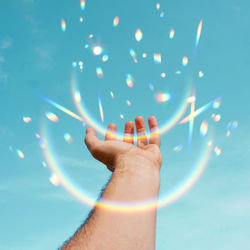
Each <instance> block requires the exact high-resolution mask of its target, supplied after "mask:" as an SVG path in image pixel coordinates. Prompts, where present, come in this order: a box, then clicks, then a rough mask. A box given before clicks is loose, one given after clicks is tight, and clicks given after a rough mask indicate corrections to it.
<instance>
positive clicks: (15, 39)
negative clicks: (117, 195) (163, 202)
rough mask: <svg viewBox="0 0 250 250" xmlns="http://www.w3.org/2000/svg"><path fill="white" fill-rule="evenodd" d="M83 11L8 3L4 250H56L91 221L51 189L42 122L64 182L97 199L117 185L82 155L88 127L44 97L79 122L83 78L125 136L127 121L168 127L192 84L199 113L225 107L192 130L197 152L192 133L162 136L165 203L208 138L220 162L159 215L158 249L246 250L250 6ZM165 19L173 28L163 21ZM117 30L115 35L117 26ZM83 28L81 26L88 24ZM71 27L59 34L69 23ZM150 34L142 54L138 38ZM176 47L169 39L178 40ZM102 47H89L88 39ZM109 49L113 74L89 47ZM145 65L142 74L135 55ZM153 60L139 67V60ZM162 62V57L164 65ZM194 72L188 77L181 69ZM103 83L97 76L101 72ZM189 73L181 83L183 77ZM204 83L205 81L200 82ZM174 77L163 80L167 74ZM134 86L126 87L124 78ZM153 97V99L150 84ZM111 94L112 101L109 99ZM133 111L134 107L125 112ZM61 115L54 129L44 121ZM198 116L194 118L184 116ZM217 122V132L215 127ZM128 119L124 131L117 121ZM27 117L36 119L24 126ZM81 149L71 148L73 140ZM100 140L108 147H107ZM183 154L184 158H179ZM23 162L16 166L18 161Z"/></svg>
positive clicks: (2, 145) (0, 187)
mask: <svg viewBox="0 0 250 250" xmlns="http://www.w3.org/2000/svg"><path fill="white" fill-rule="evenodd" d="M156 3H157V1H153V0H149V1H142V0H136V1H134V0H128V1H115V0H108V1H97V0H92V1H87V0H86V8H85V10H84V11H83V10H81V8H80V1H78V0H73V1H66V0H60V1H58V0H54V1H49V0H43V1H42V0H11V1H2V3H1V10H0V13H1V15H0V22H1V29H0V104H1V118H0V121H1V122H0V152H1V164H0V194H1V195H0V211H1V213H0V222H1V229H0V230H1V231H0V232H1V237H0V249H4V250H22V249H23V250H29V249H32V250H33V249H37V250H40V249H41V250H44V249H57V247H59V246H61V245H62V243H63V242H64V241H65V240H66V239H67V238H69V237H70V236H71V235H72V234H73V233H74V232H75V230H76V229H77V228H78V227H79V226H80V224H82V222H83V221H84V220H85V218H86V216H87V214H88V213H89V211H90V210H91V208H90V207H88V206H87V205H85V204H82V203H80V202H79V201H78V200H76V199H75V198H74V197H72V196H71V195H70V194H69V193H68V192H67V191H66V190H64V189H63V187H62V186H60V185H59V186H54V185H52V183H51V182H50V181H49V178H50V175H51V171H50V169H49V168H44V167H43V166H42V161H44V160H45V159H44V156H43V154H42V149H41V147H40V146H39V143H38V139H37V138H36V136H35V134H36V133H39V134H40V133H41V123H42V122H45V125H46V127H47V128H48V131H49V133H50V137H49V138H47V139H48V140H49V141H50V142H51V143H52V144H53V147H54V149H55V155H56V156H57V157H58V159H59V162H60V164H61V166H63V168H64V170H65V172H66V173H67V174H68V176H70V178H72V179H73V180H74V181H75V182H76V183H77V184H79V185H80V186H81V187H82V188H83V189H84V190H86V191H87V192H89V193H90V194H91V195H92V196H93V197H98V194H99V192H100V190H101V189H102V188H103V187H104V186H105V184H106V183H107V181H108V179H109V177H110V173H109V172H108V170H106V168H105V167H104V166H102V164H100V163H98V162H97V161H96V160H94V159H93V158H92V157H91V155H90V154H89V152H88V150H87V149H86V147H85V145H84V141H83V140H84V134H85V129H86V127H83V125H82V123H81V122H79V121H78V120H75V119H73V118H72V117H70V116H68V115H67V114H65V113H63V112H61V111H60V110H58V109H56V108H55V107H53V106H52V105H50V104H48V103H46V102H45V101H44V100H42V99H41V98H40V97H38V96H37V95H36V93H40V94H43V95H44V96H47V97H48V98H50V99H52V100H53V101H56V102H58V103H59V104H61V105H62V106H64V107H66V108H68V109H70V110H71V111H73V112H75V113H77V114H78V112H77V109H76V107H75V106H74V103H73V100H72V96H71V92H70V79H71V75H72V72H73V71H75V72H76V75H77V78H78V84H79V88H80V92H81V94H82V98H83V100H84V102H85V104H86V107H87V110H88V112H89V113H90V114H91V116H92V117H93V118H94V119H96V121H97V122H98V124H102V121H101V118H100V113H99V108H98V97H97V95H98V92H99V93H100V95H101V100H102V105H103V111H104V123H103V126H107V125H108V124H109V123H111V122H113V123H117V125H118V130H119V131H120V132H121V131H122V129H123V124H124V123H125V121H127V120H131V119H134V118H135V117H136V116H137V115H143V116H144V117H145V118H147V117H149V116H150V115H156V116H157V118H158V120H159V124H160V125H161V124H164V122H165V121H166V120H168V119H170V118H171V116H172V115H173V113H174V111H175V110H176V109H177V108H178V107H179V104H180V102H181V101H183V97H184V96H185V91H186V86H187V84H188V83H189V82H190V79H193V82H194V85H195V89H196V108H199V107H202V106H203V105H205V104H207V103H208V102H210V101H211V100H214V99H215V98H217V97H222V103H221V106H220V108H219V109H216V110H215V109H213V108H210V109H208V110H207V111H205V112H204V113H202V114H201V115H199V116H198V117H196V118H195V120H194V131H193V138H192V145H191V150H190V152H189V151H188V143H187V142H188V126H189V125H188V123H187V124H184V125H176V126H175V127H174V128H173V129H171V130H170V131H168V132H167V133H166V134H164V135H162V146H161V150H162V155H163V165H162V170H161V191H160V194H161V195H164V194H165V193H166V192H168V191H169V190H171V188H173V187H175V186H176V185H178V184H179V183H181V181H182V180H183V178H185V176H186V175H187V174H188V173H189V171H190V170H191V169H192V167H193V166H194V163H195V161H196V159H197V158H198V157H199V156H200V155H201V152H200V151H201V146H202V145H203V144H204V143H205V142H206V139H207V138H208V137H209V136H210V134H211V133H213V134H214V138H213V147H215V146H218V147H219V148H221V150H222V153H221V155H220V156H216V154H215V153H214V152H213V153H212V154H211V157H210V160H209V162H208V165H207V167H206V170H205V172H204V173H203V175H202V176H201V178H200V179H199V180H198V181H197V183H196V184H195V185H194V186H193V187H192V188H191V189H190V190H189V191H188V192H187V193H185V195H183V196H182V197H181V198H180V199H178V200H177V201H175V202H174V203H172V204H170V205H168V206H166V207H164V208H161V209H159V211H158V216H157V233H156V237H157V244H156V245H157V246H156V247H157V249H160V250H161V249H162V250H165V249H166V250H167V249H171V250H182V249H183V250H184V249H185V250H189V249H190V250H200V249H204V250H210V249H213V250H221V249H227V250H234V249H241V250H245V249H249V246H250V238H249V230H250V198H249V188H250V182H249V178H250V169H249V167H250V166H249V165H250V164H249V163H250V158H249V156H250V146H249V142H250V134H249V126H250V108H249V107H250V98H249V93H250V87H249V68H250V61H249V54H250V46H249V44H250V33H249V32H248V30H249V27H250V14H249V13H250V3H248V2H247V1H245V0H244V1H243V0H238V1H236V0H229V1H226V0H210V1H198V0H191V1H184V0H178V1H159V3H160V6H161V7H160V10H157V9H156ZM161 12H164V14H165V15H164V17H163V18H161V17H160V13H161ZM115 16H119V18H120V23H119V25H118V26H117V27H113V19H114V17H115ZM80 17H83V22H82V23H81V22H80V21H79V18H80ZM62 18H63V19H64V20H65V21H66V24H67V28H66V32H63V31H62V30H61V19H62ZM201 19H202V20H203V29H202V33H201V38H200V43H199V46H198V50H197V54H196V55H194V45H195V38H196V31H197V26H198V24H199V22H200V20H201ZM138 28H140V29H141V30H142V31H143V38H142V40H141V42H137V41H136V40H135V37H134V34H135V31H136V30H137V29H138ZM171 28H173V29H175V37H174V39H173V40H171V39H169V32H170V29H171ZM90 34H93V38H92V39H89V38H88V37H89V35H90ZM91 41H92V43H93V44H96V45H101V46H102V47H103V48H104V51H105V53H106V54H108V55H109V60H108V61H107V62H105V63H104V62H102V61H101V57H100V56H94V55H93V53H92V51H91V49H86V48H84V46H85V44H86V43H89V44H91ZM130 48H133V49H134V50H135V52H136V53H137V59H138V64H135V63H134V62H133V59H132V58H131V56H130V55H129V49H130ZM144 52H145V53H147V55H148V56H147V58H144V59H143V58H142V56H141V55H142V53H144ZM154 53H161V54H162V63H161V64H155V63H154V60H153V54H154ZM183 56H187V57H188V58H189V64H188V65H187V66H186V67H183V66H182V57H183ZM74 61H76V62H79V61H82V62H83V63H84V69H83V72H80V70H79V68H76V69H72V62H74ZM97 66H101V67H102V68H103V72H104V77H103V78H102V79H99V78H98V77H97V76H96V67H97ZM177 70H180V71H181V72H182V74H180V75H176V74H175V72H176V71H177ZM200 70H201V71H202V72H203V73H204V77H203V78H199V77H198V72H199V71H200ZM162 72H165V73H166V74H167V76H166V78H164V79H163V78H161V73H162ZM127 73H130V74H131V75H132V76H133V77H134V79H135V81H134V86H133V87H132V88H128V86H127V85H126V74H127ZM150 82H151V83H152V84H153V85H154V88H155V90H154V91H151V90H150V88H149V83H150ZM110 91H113V93H114V95H115V97H114V99H112V98H111V97H110ZM160 91H162V92H167V91H169V92H170V93H171V94H172V99H171V100H170V101H168V102H165V103H157V102H156V100H155V98H154V94H155V93H158V92H160ZM126 100H130V101H131V103H132V105H131V107H128V106H127V105H126ZM46 111H50V112H53V113H55V114H56V115H57V116H58V118H59V122H58V123H52V122H51V121H49V120H48V119H47V118H46V117H45V112H46ZM189 112H190V108H188V109H187V111H186V113H185V115H184V116H183V118H184V117H185V116H187V115H188V114H189ZM213 113H215V114H220V115H221V120H220V121H219V122H218V123H216V122H214V121H213V119H212V118H211V115H212V114H213ZM120 114H123V115H124V119H121V118H120ZM23 116H29V117H31V118H32V121H31V122H30V123H24V122H23ZM203 120H206V121H207V122H208V124H209V133H208V135H207V137H205V138H203V137H201V136H200V125H201V122H202V121H203ZM231 121H237V122H238V124H239V126H238V128H237V129H236V130H235V131H233V132H232V133H231V135H230V136H226V133H227V125H228V123H229V122H231ZM66 132H67V133H69V134H71V135H72V138H73V142H72V143H70V144H69V143H67V142H66V141H65V140H64V133H66ZM99 137H100V138H103V136H102V135H99ZM179 144H182V145H183V149H182V150H181V151H180V152H175V151H174V150H173V149H174V147H176V146H177V145H179ZM18 149H19V150H21V151H22V152H23V153H24V158H23V159H21V158H19V157H18V155H17V153H16V150H18Z"/></svg>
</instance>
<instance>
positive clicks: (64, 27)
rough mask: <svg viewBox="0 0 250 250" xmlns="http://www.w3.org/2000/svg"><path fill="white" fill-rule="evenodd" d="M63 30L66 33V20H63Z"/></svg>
mask: <svg viewBox="0 0 250 250" xmlns="http://www.w3.org/2000/svg"><path fill="white" fill-rule="evenodd" d="M61 29H62V31H63V32H65V31H66V22H65V21H64V19H62V20H61Z"/></svg>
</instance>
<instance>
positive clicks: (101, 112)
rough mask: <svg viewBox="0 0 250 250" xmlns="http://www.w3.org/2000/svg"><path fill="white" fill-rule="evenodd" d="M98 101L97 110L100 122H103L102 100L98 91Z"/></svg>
mask: <svg viewBox="0 0 250 250" xmlns="http://www.w3.org/2000/svg"><path fill="white" fill-rule="evenodd" d="M98 103H99V110H100V115H101V119H102V122H104V115H103V109H102V101H101V95H100V93H98Z"/></svg>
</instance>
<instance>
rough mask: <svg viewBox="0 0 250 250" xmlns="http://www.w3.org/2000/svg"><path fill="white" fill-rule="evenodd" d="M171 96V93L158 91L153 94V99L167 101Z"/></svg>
mask: <svg viewBox="0 0 250 250" xmlns="http://www.w3.org/2000/svg"><path fill="white" fill-rule="evenodd" d="M170 98H171V95H170V94H169V93H158V94H156V95H155V99H156V101H157V102H159V103H161V102H167V101H169V100H170Z"/></svg>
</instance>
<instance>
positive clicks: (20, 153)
mask: <svg viewBox="0 0 250 250" xmlns="http://www.w3.org/2000/svg"><path fill="white" fill-rule="evenodd" d="M16 152H17V155H18V157H19V158H21V159H23V158H24V154H23V152H22V151H21V150H20V149H17V151H16Z"/></svg>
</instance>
